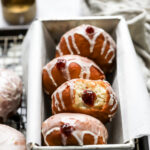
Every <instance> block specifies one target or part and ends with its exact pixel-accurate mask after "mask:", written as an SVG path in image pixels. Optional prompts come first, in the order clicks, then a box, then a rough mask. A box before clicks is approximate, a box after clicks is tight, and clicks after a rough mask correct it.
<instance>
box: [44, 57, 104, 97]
mask: <svg viewBox="0 0 150 150" xmlns="http://www.w3.org/2000/svg"><path fill="white" fill-rule="evenodd" d="M74 78H85V79H92V80H98V79H102V80H103V79H105V75H104V73H103V71H102V70H101V69H100V68H99V67H98V66H97V65H96V64H95V63H94V62H93V61H92V60H89V59H87V58H85V57H81V56H77V55H65V56H61V57H58V58H55V59H53V60H52V61H50V62H49V63H48V64H47V65H46V66H44V68H43V86H44V91H45V92H46V93H47V94H48V95H51V94H52V92H54V91H55V90H56V88H57V87H59V86H60V85H61V84H62V83H64V82H66V81H68V80H71V79H74Z"/></svg>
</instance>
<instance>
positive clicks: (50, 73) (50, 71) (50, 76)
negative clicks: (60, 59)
mask: <svg viewBox="0 0 150 150" xmlns="http://www.w3.org/2000/svg"><path fill="white" fill-rule="evenodd" d="M56 62H57V60H56V59H54V60H53V62H52V64H51V66H49V67H48V66H47V65H46V66H45V67H44V68H43V69H45V70H46V71H47V73H48V75H49V78H50V79H51V80H52V82H53V84H54V85H55V86H57V83H56V82H55V80H54V78H53V76H52V69H53V67H54V66H55V64H56Z"/></svg>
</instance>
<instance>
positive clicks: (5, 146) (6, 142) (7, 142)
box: [0, 124, 26, 150]
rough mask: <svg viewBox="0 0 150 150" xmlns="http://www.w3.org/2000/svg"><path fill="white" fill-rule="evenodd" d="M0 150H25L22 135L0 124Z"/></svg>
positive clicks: (24, 141)
mask: <svg viewBox="0 0 150 150" xmlns="http://www.w3.org/2000/svg"><path fill="white" fill-rule="evenodd" d="M0 150H26V140H25V137H24V135H23V134H22V133H21V132H19V131H17V130H16V129H14V128H12V127H9V126H7V125H2V124H0Z"/></svg>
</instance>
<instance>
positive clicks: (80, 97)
mask: <svg viewBox="0 0 150 150" xmlns="http://www.w3.org/2000/svg"><path fill="white" fill-rule="evenodd" d="M117 106H118V103H117V99H116V96H115V93H114V91H113V89H112V88H111V86H110V84H109V83H108V82H107V81H103V80H88V79H73V80H70V81H67V82H65V83H64V84H62V85H61V86H60V87H59V88H57V89H56V91H55V92H54V93H53V94H52V113H53V114H57V113H62V112H73V113H83V114H87V115H91V116H93V117H96V118H97V119H99V120H100V121H102V122H103V123H106V122H108V121H111V119H112V117H113V116H114V114H115V112H116V110H117Z"/></svg>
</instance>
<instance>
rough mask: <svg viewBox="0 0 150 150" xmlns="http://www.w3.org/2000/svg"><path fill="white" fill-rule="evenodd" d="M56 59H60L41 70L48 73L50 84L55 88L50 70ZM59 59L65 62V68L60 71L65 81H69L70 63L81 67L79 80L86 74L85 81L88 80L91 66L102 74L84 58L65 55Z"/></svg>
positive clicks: (93, 64)
mask: <svg viewBox="0 0 150 150" xmlns="http://www.w3.org/2000/svg"><path fill="white" fill-rule="evenodd" d="M57 59H60V58H59V57H58V58H56V59H54V60H52V61H51V62H50V65H49V64H48V65H46V66H45V67H44V68H43V69H45V70H46V71H47V72H48V75H49V78H50V79H51V80H52V83H53V84H54V85H55V86H57V83H56V82H55V80H54V78H53V76H52V69H53V68H54V67H55V64H56V63H57ZM61 59H65V60H66V65H65V68H64V69H62V73H63V74H64V77H65V78H66V80H71V77H70V72H69V65H70V64H71V63H76V64H78V65H79V66H80V67H81V72H80V75H79V77H80V78H83V77H84V74H86V79H89V78H90V68H91V67H92V66H93V67H95V68H96V69H98V70H99V71H100V72H102V70H101V69H100V68H99V67H98V66H97V65H96V64H95V63H94V62H93V61H90V60H88V59H86V58H83V57H80V56H77V55H74V56H71V55H65V56H62V57H61Z"/></svg>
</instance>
